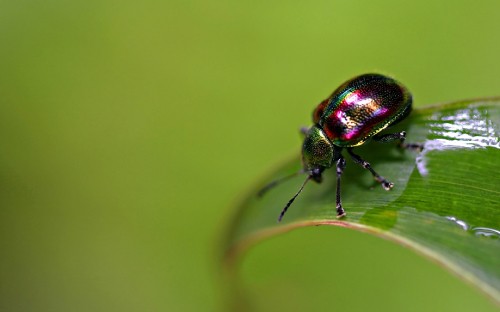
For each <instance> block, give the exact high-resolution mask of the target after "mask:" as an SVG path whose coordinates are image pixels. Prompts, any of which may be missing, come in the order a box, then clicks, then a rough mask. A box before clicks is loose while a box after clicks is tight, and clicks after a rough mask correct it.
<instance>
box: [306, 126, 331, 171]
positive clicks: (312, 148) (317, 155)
mask: <svg viewBox="0 0 500 312" xmlns="http://www.w3.org/2000/svg"><path fill="white" fill-rule="evenodd" d="M333 153H334V150H333V145H332V143H331V142H330V140H328V138H327V137H326V135H325V133H324V132H323V130H321V129H320V128H319V127H317V126H312V127H311V128H310V129H309V131H308V132H307V135H306V138H305V139H304V143H303V144H302V161H303V163H304V169H306V170H312V169H315V168H318V167H319V166H321V167H324V168H330V167H331V166H332V160H333Z"/></svg>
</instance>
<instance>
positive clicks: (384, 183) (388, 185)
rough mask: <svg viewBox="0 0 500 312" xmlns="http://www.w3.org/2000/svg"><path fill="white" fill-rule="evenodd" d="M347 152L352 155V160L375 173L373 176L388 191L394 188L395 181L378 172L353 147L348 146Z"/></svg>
mask: <svg viewBox="0 0 500 312" xmlns="http://www.w3.org/2000/svg"><path fill="white" fill-rule="evenodd" d="M347 152H348V153H349V155H351V158H352V160H354V162H355V163H357V164H358V165H360V166H361V167H363V168H365V169H367V170H368V171H370V172H371V173H372V175H373V178H375V180H376V181H377V182H378V183H380V184H381V185H382V187H383V188H384V189H385V190H386V191H388V190H390V189H392V187H393V186H394V183H392V182H390V181H388V180H386V179H385V178H384V177H383V176H381V175H379V174H378V173H376V172H375V170H373V168H372V166H371V165H370V164H369V163H368V162H367V161H366V160H364V159H363V158H361V157H360V156H359V155H357V154H354V153H353V151H352V148H348V149H347Z"/></svg>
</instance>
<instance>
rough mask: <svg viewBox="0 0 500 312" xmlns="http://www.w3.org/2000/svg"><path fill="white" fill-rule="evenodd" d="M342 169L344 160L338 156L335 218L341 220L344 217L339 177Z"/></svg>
mask: <svg viewBox="0 0 500 312" xmlns="http://www.w3.org/2000/svg"><path fill="white" fill-rule="evenodd" d="M344 169H345V158H344V157H343V156H342V155H340V157H339V160H338V161H337V200H336V204H337V205H336V208H337V218H342V217H343V216H345V211H344V208H342V201H341V200H340V177H341V176H342V172H344Z"/></svg>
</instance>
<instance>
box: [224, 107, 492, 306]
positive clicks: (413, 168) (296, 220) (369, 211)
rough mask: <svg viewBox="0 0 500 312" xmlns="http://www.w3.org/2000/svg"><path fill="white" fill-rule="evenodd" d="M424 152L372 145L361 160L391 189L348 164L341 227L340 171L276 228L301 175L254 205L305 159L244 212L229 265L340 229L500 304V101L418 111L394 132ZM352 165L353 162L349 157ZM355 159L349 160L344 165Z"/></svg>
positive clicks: (279, 173)
mask: <svg viewBox="0 0 500 312" xmlns="http://www.w3.org/2000/svg"><path fill="white" fill-rule="evenodd" d="M390 129H392V130H394V132H395V131H399V130H402V129H404V130H406V131H407V141H408V142H421V143H423V144H424V150H423V151H422V152H415V151H408V150H406V151H404V150H400V149H398V148H396V147H395V146H394V145H391V144H380V143H376V142H369V143H367V144H365V145H363V146H362V147H360V148H357V149H356V152H357V153H358V154H359V155H361V156H362V157H363V158H365V159H366V160H367V161H369V162H370V163H371V164H372V167H373V168H374V169H375V170H376V171H377V172H379V173H380V174H381V175H383V176H384V177H386V178H387V179H389V180H390V181H392V182H394V184H395V187H394V188H393V189H392V190H391V191H385V190H384V189H383V188H382V187H380V185H379V184H378V183H377V182H375V181H374V180H373V178H372V176H371V174H370V173H369V172H367V171H366V170H364V169H363V168H361V167H359V166H357V165H356V164H355V163H353V162H352V161H350V160H349V159H348V160H347V168H346V170H345V171H344V175H343V176H342V202H343V206H344V209H345V210H346V212H347V216H346V217H345V218H342V219H337V218H336V213H335V170H334V169H329V170H327V171H325V174H324V179H323V183H321V184H315V183H310V184H309V185H307V186H306V188H305V189H304V191H303V192H302V194H301V195H300V196H299V197H298V198H297V200H296V201H295V202H294V204H293V205H292V206H291V207H290V209H289V211H288V212H287V214H286V215H285V217H284V218H283V221H282V222H281V223H278V222H277V221H276V220H277V217H278V215H279V213H280V211H281V209H282V208H283V207H284V205H285V204H286V203H287V201H288V200H289V199H290V198H291V197H292V196H293V194H295V192H296V191H297V189H298V188H299V187H300V185H301V184H302V181H303V180H304V178H305V176H303V175H302V176H297V177H295V178H292V179H290V180H287V181H285V182H283V183H281V184H280V185H278V186H276V187H275V188H273V189H271V190H269V192H267V193H266V194H265V195H264V196H263V197H262V198H259V197H258V196H257V193H258V190H259V188H260V187H262V186H263V185H265V184H266V183H267V182H269V181H272V180H275V179H278V178H280V177H283V176H286V175H288V174H291V173H293V172H296V171H298V170H300V169H301V163H300V157H297V156H295V157H294V158H293V159H292V160H290V161H288V162H286V163H284V164H283V165H282V166H280V167H279V168H277V169H276V170H275V171H274V172H273V173H272V174H270V175H269V176H267V177H266V178H265V179H263V180H262V181H261V182H260V183H258V186H257V187H256V188H255V189H254V190H252V191H251V192H250V193H249V194H248V196H247V197H246V199H244V200H243V201H242V203H241V204H240V205H239V206H238V207H237V214H236V216H235V218H234V220H233V223H232V224H231V228H230V231H229V233H228V234H227V235H228V236H227V241H226V254H225V257H226V260H227V261H226V265H227V266H231V265H234V260H235V259H237V258H238V257H239V256H240V255H241V254H242V252H243V251H245V250H246V249H247V248H248V247H249V246H250V245H252V244H255V243H257V242H258V241H259V240H262V239H264V238H266V237H270V236H272V235H276V234H279V233H281V232H284V231H288V230H291V229H294V228H298V227H302V226H311V225H335V226H343V227H348V228H353V229H356V230H360V231H365V232H369V233H373V234H375V235H378V236H381V237H384V238H389V239H391V240H393V241H395V242H398V243H400V244H402V245H404V246H407V247H409V248H412V249H414V250H415V251H417V252H418V253H420V254H423V255H425V256H427V257H429V258H431V259H432V260H434V261H436V262H438V263H440V264H441V265H443V266H444V267H446V268H448V269H449V270H451V271H452V272H454V273H455V274H457V275H459V276H460V277H462V278H463V279H465V280H467V281H469V282H471V283H472V284H474V285H475V286H477V287H479V288H480V289H481V290H483V291H484V292H485V293H486V294H488V295H489V296H490V297H492V298H493V299H494V300H495V301H496V302H497V303H500V188H499V185H500V177H499V175H498V173H499V172H500V161H499V160H500V141H499V134H500V99H498V98H494V99H481V100H473V101H462V102H457V103H451V104H446V105H439V106H433V107H427V108H423V109H420V110H416V111H414V112H413V113H412V115H411V116H410V117H409V118H408V119H407V120H405V122H403V123H401V124H400V125H398V126H397V127H394V128H390ZM344 156H346V157H347V155H344ZM347 158H348V157H347Z"/></svg>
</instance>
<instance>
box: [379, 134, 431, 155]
mask: <svg viewBox="0 0 500 312" xmlns="http://www.w3.org/2000/svg"><path fill="white" fill-rule="evenodd" d="M405 139H406V132H405V131H401V132H399V133H388V134H377V135H374V136H373V140H375V141H377V142H381V143H392V142H394V141H399V142H398V146H399V147H400V148H404V149H409V150H415V151H419V152H421V151H422V150H423V149H424V146H423V144H420V143H405Z"/></svg>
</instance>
